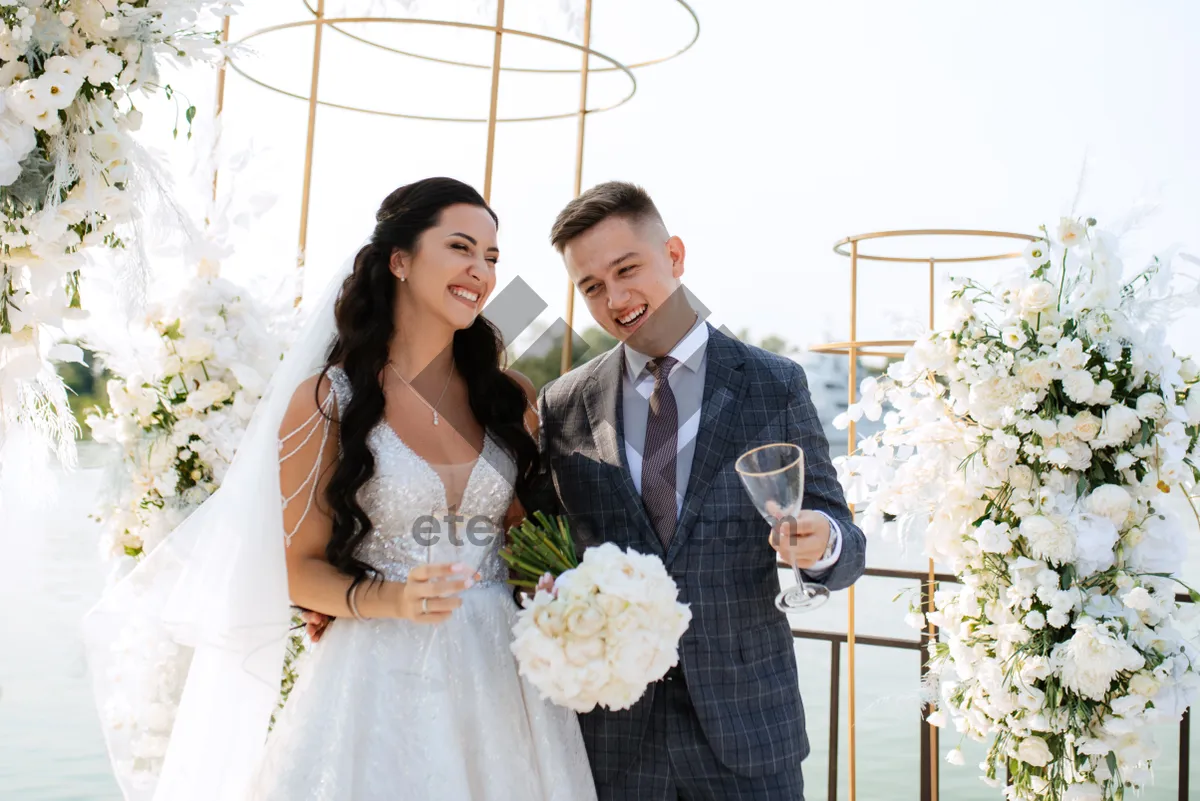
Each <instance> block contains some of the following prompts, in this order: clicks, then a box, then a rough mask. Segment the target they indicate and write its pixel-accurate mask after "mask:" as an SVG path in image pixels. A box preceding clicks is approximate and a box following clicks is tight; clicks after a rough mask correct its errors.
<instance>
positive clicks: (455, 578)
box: [395, 563, 480, 623]
mask: <svg viewBox="0 0 1200 801" xmlns="http://www.w3.org/2000/svg"><path fill="white" fill-rule="evenodd" d="M467 570H468V568H467V566H466V565H463V564H447V563H440V564H431V565H417V566H416V567H414V568H413V569H412V570H411V571H409V574H408V581H406V582H405V583H404V584H403V585H402V586H401V588H400V592H399V593H398V597H397V599H396V607H395V608H396V617H399V618H403V619H404V620H411V621H413V622H414V623H441V622H443V621H445V620H447V619H449V617H450V615H451V613H453V612H454V610H455V609H458V608H459V607H460V606H462V598H458V597H455V596H457V595H458V593H460V592H462V591H463V590H465V589H468V588H469V587H472V586H474V585H475V582H476V581H478V580H479V578H480V575H479V574H478V573H476V574H475V575H474V576H468V577H465V578H459V577H460V576H462V574H463V573H465V572H466V571H467Z"/></svg>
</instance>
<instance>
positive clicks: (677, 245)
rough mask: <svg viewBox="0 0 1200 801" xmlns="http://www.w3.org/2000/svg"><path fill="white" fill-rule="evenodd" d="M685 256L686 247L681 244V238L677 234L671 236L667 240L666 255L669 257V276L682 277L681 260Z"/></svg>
mask: <svg viewBox="0 0 1200 801" xmlns="http://www.w3.org/2000/svg"><path fill="white" fill-rule="evenodd" d="M686 256H687V248H685V247H684V246H683V240H682V239H680V238H679V237H677V236H673V237H671V238H670V239H668V240H667V257H668V258H670V259H671V277H672V278H682V277H683V261H684V258H685V257H686Z"/></svg>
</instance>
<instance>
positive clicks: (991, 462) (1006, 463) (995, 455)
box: [983, 438, 1020, 471]
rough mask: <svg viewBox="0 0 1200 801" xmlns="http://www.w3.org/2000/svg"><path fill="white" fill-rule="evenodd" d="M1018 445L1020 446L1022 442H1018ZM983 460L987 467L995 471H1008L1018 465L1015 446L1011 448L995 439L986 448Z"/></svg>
mask: <svg viewBox="0 0 1200 801" xmlns="http://www.w3.org/2000/svg"><path fill="white" fill-rule="evenodd" d="M1014 439H1015V438H1014ZM1017 444H1018V445H1019V444H1020V440H1017ZM983 458H984V461H985V462H986V463H987V466H988V467H990V468H992V469H993V470H997V471H1000V470H1007V469H1008V468H1009V467H1012V466H1013V465H1014V464H1015V463H1016V461H1017V450H1016V447H1015V446H1011V445H1010V444H1009V443H1006V442H1004V441H1002V440H1001V439H999V438H993V439H991V440H989V441H988V444H987V446H985V447H984V449H983Z"/></svg>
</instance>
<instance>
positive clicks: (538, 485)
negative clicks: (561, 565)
mask: <svg viewBox="0 0 1200 801" xmlns="http://www.w3.org/2000/svg"><path fill="white" fill-rule="evenodd" d="M537 413H538V422H539V424H538V453H539V454H540V456H541V464H540V466H539V468H538V473H537V475H536V476H534V480H533V481H532V482H531V485H532V486H531V489H530V491H529V495H530V500H529V503H528V504H525V508H526V509H527V510H528V513H529V514H530V515H532V514H533V513H534V512H536V511H541V512H544V513H546V514H547V515H551V516H553V515H559V514H562V503H561V502H560V501H559V498H558V492H557V491H556V490H555V488H554V475H553V473H552V472H551V468H550V457H551V448H550V442H551V439H552V437H553V436H554V433H555V432H554V430H553V427H554V422H553V420H552V419H551V418H550V410H549V404H548V403H547V402H546V390H545V388H543V389H542V391H541V392H540V393H539V394H538V399H537Z"/></svg>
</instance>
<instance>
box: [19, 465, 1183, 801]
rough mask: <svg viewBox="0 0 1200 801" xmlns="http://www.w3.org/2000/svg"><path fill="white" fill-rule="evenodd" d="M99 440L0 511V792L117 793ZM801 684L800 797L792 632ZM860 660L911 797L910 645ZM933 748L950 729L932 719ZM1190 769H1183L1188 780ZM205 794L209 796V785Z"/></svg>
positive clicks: (31, 800) (819, 646) (820, 679)
mask: <svg viewBox="0 0 1200 801" xmlns="http://www.w3.org/2000/svg"><path fill="white" fill-rule="evenodd" d="M104 456H105V454H104V452H103V451H97V450H87V449H85V450H84V451H83V453H82V464H83V465H84V466H83V467H82V468H81V469H80V470H78V471H76V472H74V473H72V474H69V475H65V476H63V477H62V479H61V484H60V487H61V489H60V491H59V492H58V493H56V494H55V495H53V496H47V495H43V496H42V497H40V498H38V497H19V498H5V499H4V503H5V507H4V509H3V517H0V554H3V556H2V557H0V799H3V801H117V800H118V799H120V794H119V793H118V791H117V788H116V785H115V783H114V781H113V780H112V777H111V776H110V774H109V771H108V760H107V757H106V755H105V752H104V746H103V741H102V739H101V735H100V728H99V721H98V719H97V715H96V712H95V708H94V706H93V705H92V699H91V694H90V688H89V684H88V677H87V666H86V663H85V661H84V656H83V649H82V645H81V643H80V636H79V631H80V620H81V618H82V616H83V614H84V612H85V611H86V610H87V609H88V608H89V607H90V605H91V604H92V603H93V602H94V601H95V599H96V597H97V596H98V595H99V593H100V590H101V587H102V585H103V582H104V579H103V567H102V565H101V563H100V560H99V558H98V556H97V553H96V547H95V543H96V539H97V536H98V534H97V529H96V526H95V524H94V523H92V522H91V521H89V520H88V519H87V515H88V514H89V513H90V512H91V511H92V510H93V509H94V507H95V503H96V497H97V493H98V492H99V489H100V486H101V483H102V480H103V472H102V471H101V470H100V469H98V467H97V465H98V464H100V463H101V462H102V460H103V458H104ZM1197 551H1200V548H1198V547H1195V546H1193V548H1192V553H1190V554H1189V559H1188V565H1187V568H1186V569H1185V575H1187V576H1192V577H1197V576H1200V554H1197V553H1196V552H1197ZM869 553H870V563H871V564H872V565H873V566H878V567H883V566H887V567H906V568H912V569H924V565H923V564H922V562H921V560H920V559H918V558H915V557H909V558H902V557H901V555H900V554H899V553H898V552H897V551H896V550H895V548H894V547H889V546H888V545H887V544H885V543H878V542H873V543H871V548H870V550H869ZM908 586H912V585H911V583H908V582H903V581H897V580H891V579H874V578H873V579H866V580H864V581H862V582H860V584H859V588H858V591H857V601H856V604H857V613H858V614H857V619H858V631H859V633H860V634H875V635H881V636H890V637H912V636H913V635H914V632H912V630H910V629H907V628H906V627H905V626H904V625H903V624H902V623H901V622H900V621H901V619H902V618H903V615H904V612H905V611H906V601H905V600H904V599H901V600H900V601H898V602H895V603H893V601H892V598H893V596H895V595H896V594H897V593H898V592H901V591H903V590H904V589H905V588H906V587H908ZM845 617H846V595H845V593H838V594H836V595H835V599H834V601H833V602H831V603H830V604H829V605H828V606H827V608H825V609H822V610H820V611H818V612H815V613H812V614H809V615H804V616H797V617H796V618H795V620H794V621H793V622H794V623H795V624H796V625H797V626H804V627H807V628H814V629H826V630H844V628H845ZM796 656H797V659H798V660H799V663H800V675H801V689H802V691H803V694H804V699H805V706H806V709H807V712H808V731H809V737H810V739H811V741H812V745H813V752H812V755H811V757H810V758H809V759H807V760H806V761H805V763H804V767H805V775H806V783H807V785H808V786H807V792H806V796H807V798H808V799H809V801H822V800H823V799H825V798H826V775H827V766H828V754H829V748H828V734H827V732H828V721H829V717H828V716H829V706H828V705H829V659H830V645H829V644H828V643H824V642H820V643H814V642H803V641H802V642H798V643H797V646H796ZM846 674H847V659H846V655H845V651H844V650H843V656H842V690H841V704H842V719H841V720H842V725H841V727H840V728H841V741H842V742H841V745H840V747H839V755H840V762H841V769H840V776H841V782H840V788H839V791H838V798H840V799H846V798H847V797H848V787H847V784H846V772H847V763H846V754H847V748H848V746H847V741H846V738H847V726H846V714H847V712H846V704H847V692H848V689H847V688H848V677H847V675H846ZM856 674H857V680H858V682H857V683H858V697H857V718H858V720H857V727H856V731H857V746H858V786H859V798H860V799H864V801H865V800H866V799H870V800H871V801H874V800H875V799H887V801H917V799H918V798H919V783H918V767H917V762H918V758H919V754H920V745H919V742H920V741H919V739H918V718H917V712H916V711H915V710H916V698H917V679H918V657H917V654H916V652H913V651H899V650H894V649H881V648H871V647H863V646H859V647H858V649H857V665H856ZM1177 733H1178V730H1177V729H1167V730H1166V731H1164V732H1162V733H1160V735H1159V744H1160V746H1161V747H1162V748H1163V750H1164V751H1165V752H1166V753H1165V756H1164V757H1163V758H1162V759H1160V760H1159V762H1158V763H1157V767H1156V769H1155V775H1156V786H1155V787H1153V788H1151V790H1150V791H1149V792H1147V793H1146V794H1145V795H1144V796H1143V797H1144V798H1147V799H1151V801H1173V799H1175V798H1177V795H1176V792H1177V791H1176V776H1177V766H1178V759H1177V754H1178V737H1177ZM942 735H943V736H942V749H943V752H944V751H946V750H948V749H949V748H951V747H953V746H954V745H956V744H957V742H958V737H957V735H956V734H955V733H954V732H953V731H952V730H950V731H943V732H942ZM1192 741H1193V743H1196V745H1194V746H1193V748H1192V760H1193V762H1192V764H1193V765H1200V762H1197V761H1195V760H1196V758H1197V756H1200V736H1194V737H1193V738H1192ZM964 750H965V751H966V754H967V765H966V766H963V767H954V766H951V765H947V764H946V763H945V762H944V761H943V762H942V763H941V767H940V773H941V791H942V798H944V799H953V800H954V801H960V800H961V801H969V800H971V799H980V801H984V800H985V799H988V800H990V799H999V798H1000V795H999V793H998V791H996V790H993V789H991V788H988V787H986V786H985V785H984V784H982V783H981V782H980V781H979V779H978V778H977V775H976V774H977V771H976V769H975V767H974V766H975V764H976V763H978V762H979V761H980V759H981V758H982V755H983V754H982V750H981V749H980V748H979V747H975V748H965V749H964ZM1198 780H1200V777H1196V778H1193V784H1194V785H1196V784H1197V782H1198ZM214 801H217V800H216V799H214Z"/></svg>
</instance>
